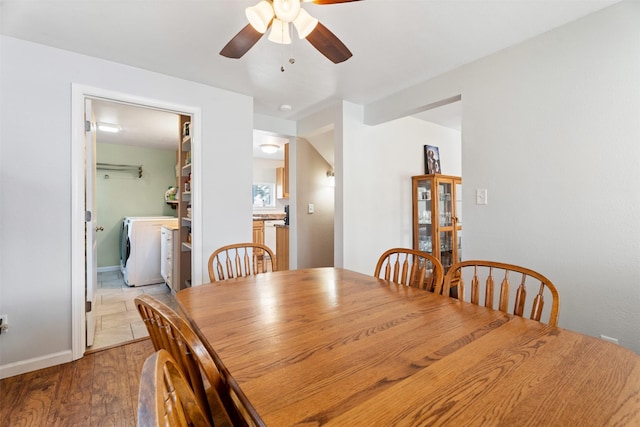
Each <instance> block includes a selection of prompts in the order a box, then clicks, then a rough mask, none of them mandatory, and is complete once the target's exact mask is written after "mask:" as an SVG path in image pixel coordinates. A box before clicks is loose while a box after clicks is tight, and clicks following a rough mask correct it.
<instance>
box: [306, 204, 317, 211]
mask: <svg viewBox="0 0 640 427" xmlns="http://www.w3.org/2000/svg"><path fill="white" fill-rule="evenodd" d="M314 210H315V209H314V207H313V203H309V206H307V212H308V213H310V214H312V213H313V212H314Z"/></svg>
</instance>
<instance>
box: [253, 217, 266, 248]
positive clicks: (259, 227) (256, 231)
mask: <svg viewBox="0 0 640 427" xmlns="http://www.w3.org/2000/svg"><path fill="white" fill-rule="evenodd" d="M253 243H260V244H261V245H264V221H262V220H257V219H254V220H253Z"/></svg>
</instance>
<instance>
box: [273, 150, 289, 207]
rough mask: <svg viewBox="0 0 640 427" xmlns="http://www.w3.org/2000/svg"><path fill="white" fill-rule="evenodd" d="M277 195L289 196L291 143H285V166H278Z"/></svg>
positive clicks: (282, 197)
mask: <svg viewBox="0 0 640 427" xmlns="http://www.w3.org/2000/svg"><path fill="white" fill-rule="evenodd" d="M276 197H277V198H278V199H288V198H289V144H284V167H281V168H276Z"/></svg>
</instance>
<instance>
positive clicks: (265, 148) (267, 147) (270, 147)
mask: <svg viewBox="0 0 640 427" xmlns="http://www.w3.org/2000/svg"><path fill="white" fill-rule="evenodd" d="M260 149H261V150H262V152H264V153H267V154H273V153H275V152H276V151H278V150H279V149H280V146H279V145H277V144H260Z"/></svg>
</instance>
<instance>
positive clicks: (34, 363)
mask: <svg viewBox="0 0 640 427" xmlns="http://www.w3.org/2000/svg"><path fill="white" fill-rule="evenodd" d="M71 360H72V355H71V350H67V351H61V352H59V353H53V354H48V355H46V356H41V357H36V358H33V359H28V360H21V361H20V362H14V363H7V364H6V365H0V379H3V378H9V377H13V376H14V375H20V374H24V373H27V372H31V371H37V370H38V369H43V368H48V367H50V366H55V365H60V364H62V363H67V362H71Z"/></svg>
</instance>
